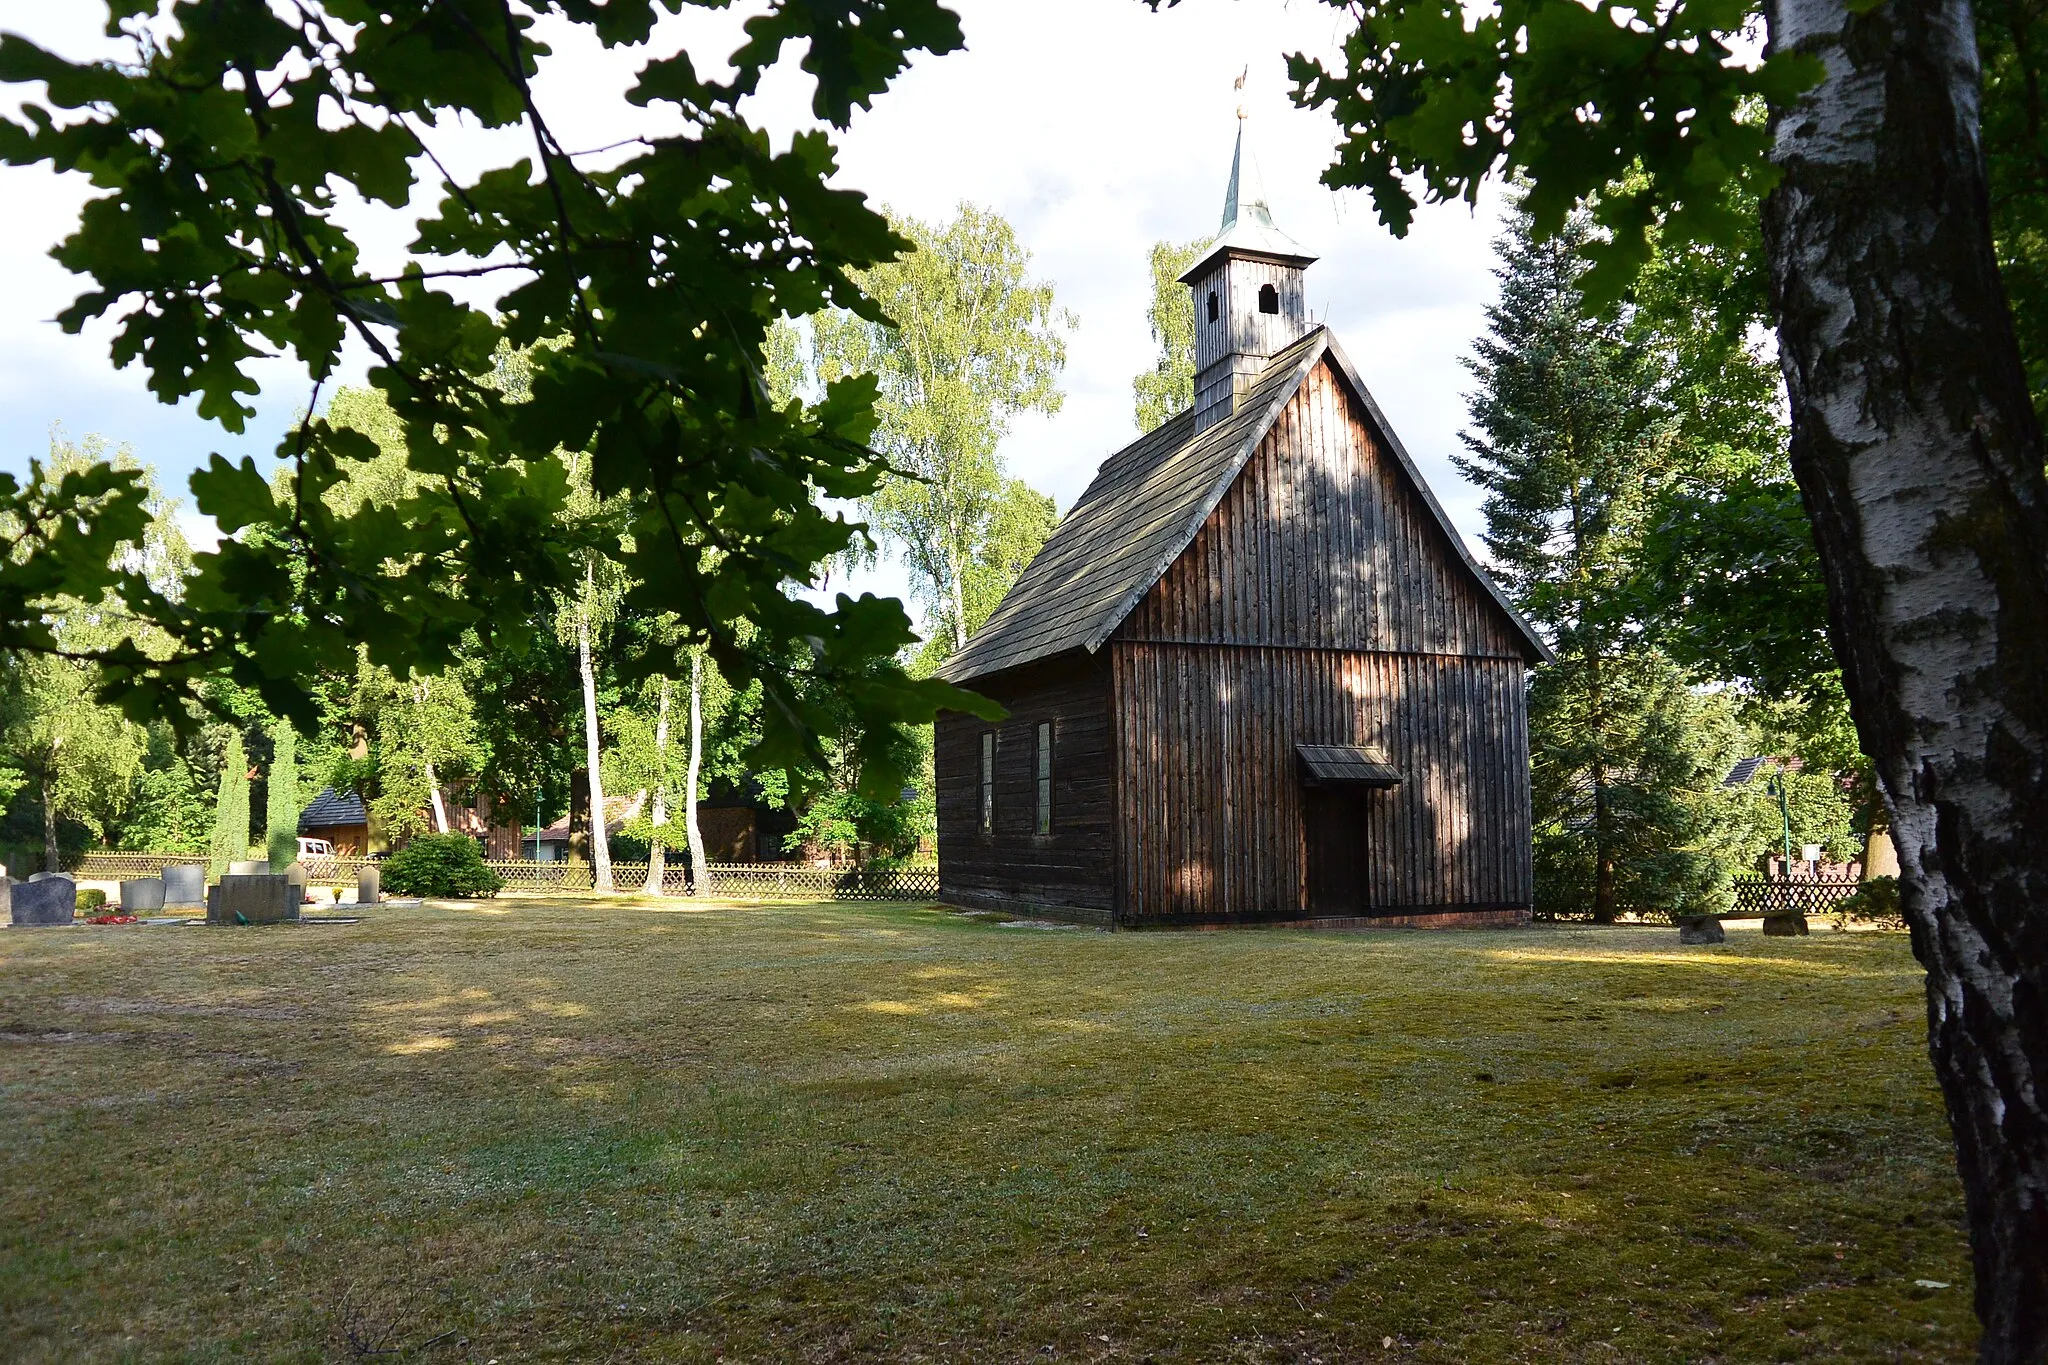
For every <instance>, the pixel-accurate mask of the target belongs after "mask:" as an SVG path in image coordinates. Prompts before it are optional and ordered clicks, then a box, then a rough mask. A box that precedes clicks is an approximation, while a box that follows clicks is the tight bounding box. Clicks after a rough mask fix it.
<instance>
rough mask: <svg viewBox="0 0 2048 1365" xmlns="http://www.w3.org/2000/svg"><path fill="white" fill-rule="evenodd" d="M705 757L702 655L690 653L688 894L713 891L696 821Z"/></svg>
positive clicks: (686, 825) (686, 816) (686, 826)
mask: <svg viewBox="0 0 2048 1365" xmlns="http://www.w3.org/2000/svg"><path fill="white" fill-rule="evenodd" d="M703 761H704V656H703V655H702V654H701V653H698V654H692V655H691V656H690V764H689V771H688V772H687V773H685V774H684V777H683V788H684V790H683V829H684V831H685V832H686V833H687V834H688V835H689V839H690V894H691V895H693V896H708V895H710V894H712V886H711V860H710V859H709V858H707V857H705V856H704V831H703V830H702V829H700V828H699V827H698V825H697V774H698V772H699V771H701V769H702V767H703Z"/></svg>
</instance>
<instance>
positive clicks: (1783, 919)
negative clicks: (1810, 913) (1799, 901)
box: [1764, 914, 1806, 938]
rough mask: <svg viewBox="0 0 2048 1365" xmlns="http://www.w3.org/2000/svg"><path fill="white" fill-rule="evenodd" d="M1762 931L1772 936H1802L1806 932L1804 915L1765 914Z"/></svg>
mask: <svg viewBox="0 0 2048 1365" xmlns="http://www.w3.org/2000/svg"><path fill="white" fill-rule="evenodd" d="M1764 932H1765V933H1766V934H1769V935H1770V936H1771V937H1772V938H1803V937H1804V936H1805V934H1806V916H1804V915H1801V914H1788V915H1765V916H1764Z"/></svg>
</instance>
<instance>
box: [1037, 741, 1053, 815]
mask: <svg viewBox="0 0 2048 1365" xmlns="http://www.w3.org/2000/svg"><path fill="white" fill-rule="evenodd" d="M1038 832H1039V833H1040V834H1050V833H1052V722H1051V721H1049V720H1042V721H1040V722H1038Z"/></svg>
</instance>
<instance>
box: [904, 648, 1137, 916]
mask: <svg viewBox="0 0 2048 1365" xmlns="http://www.w3.org/2000/svg"><path fill="white" fill-rule="evenodd" d="M971 685H972V686H973V688H974V689H975V690H976V691H977V692H980V693H982V694H983V695H985V696H988V697H991V698H993V699H994V700H996V701H998V702H1000V703H1002V704H1003V705H1004V706H1006V707H1008V708H1009V711H1010V714H1009V716H1008V717H1007V718H1006V719H1004V720H1002V721H1000V722H998V723H996V724H995V725H990V724H989V723H988V722H985V721H982V720H980V719H978V718H977V717H974V716H968V715H963V714H961V713H959V712H954V711H947V712H942V713H941V714H940V716H939V718H938V723H937V725H936V727H935V743H936V749H935V752H934V755H933V767H934V771H935V772H936V774H937V778H936V780H937V786H938V790H937V793H936V797H937V805H938V817H939V889H940V895H941V896H943V897H944V898H945V899H947V900H949V901H953V902H955V903H957V904H963V905H1017V906H1022V905H1027V904H1039V905H1047V906H1066V907H1076V908H1082V909H1088V910H1094V911H1097V912H1099V917H1100V918H1102V919H1104V920H1106V919H1107V917H1108V914H1109V911H1110V909H1111V907H1112V905H1113V904H1114V901H1113V897H1114V895H1115V884H1114V879H1113V876H1112V871H1111V863H1112V857H1113V851H1114V822H1113V819H1112V806H1111V769H1110V763H1111V743H1110V728H1111V727H1110V677H1109V664H1108V661H1107V660H1106V659H1103V658H1101V657H1099V656H1097V657H1093V658H1091V657H1088V656H1083V655H1078V654H1076V655H1069V656H1066V657H1064V658H1061V659H1055V660H1051V661H1049V662H1047V663H1045V664H1042V665H1039V666H1036V667H1032V668H1025V669H1018V670H1016V671H1015V672H1013V673H1006V674H998V675H997V676H995V677H993V678H988V679H982V680H977V681H976V682H974V683H973V684H971ZM1044 720H1050V721H1051V722H1052V723H1053V735H1054V738H1053V811H1052V833H1051V834H1049V835H1040V834H1038V833H1037V832H1036V812H1037V805H1036V802H1037V785H1036V784H1037V772H1036V769H1035V767H1034V763H1035V760H1036V751H1035V749H1034V740H1035V730H1036V727H1037V725H1038V723H1039V722H1040V721H1044ZM990 729H993V730H995V732H996V809H995V831H994V833H993V834H992V835H985V834H983V833H982V831H981V736H982V733H983V732H984V731H986V730H990Z"/></svg>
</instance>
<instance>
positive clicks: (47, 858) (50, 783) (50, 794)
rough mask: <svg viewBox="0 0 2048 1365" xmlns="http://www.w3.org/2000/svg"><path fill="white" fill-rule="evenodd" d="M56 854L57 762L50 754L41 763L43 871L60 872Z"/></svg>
mask: <svg viewBox="0 0 2048 1365" xmlns="http://www.w3.org/2000/svg"><path fill="white" fill-rule="evenodd" d="M60 861H61V860H60V858H59V857H58V854H57V763H56V756H55V755H54V754H52V755H51V756H50V760H49V761H48V762H46V763H44V764H43V871H45V872H62V871H63V870H64V869H63V868H62V867H60V866H58V863H59V862H60Z"/></svg>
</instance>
